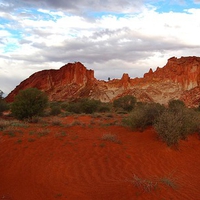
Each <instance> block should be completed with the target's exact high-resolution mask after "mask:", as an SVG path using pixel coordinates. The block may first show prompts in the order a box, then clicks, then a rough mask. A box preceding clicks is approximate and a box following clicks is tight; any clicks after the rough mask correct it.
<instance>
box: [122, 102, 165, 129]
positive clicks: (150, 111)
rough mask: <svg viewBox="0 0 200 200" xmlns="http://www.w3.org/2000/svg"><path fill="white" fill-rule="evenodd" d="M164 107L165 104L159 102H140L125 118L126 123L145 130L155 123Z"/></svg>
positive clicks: (132, 127) (133, 127)
mask: <svg viewBox="0 0 200 200" xmlns="http://www.w3.org/2000/svg"><path fill="white" fill-rule="evenodd" d="M164 109H165V108H164V106H162V105H160V104H158V103H140V104H139V105H137V106H136V107H135V109H134V110H133V111H132V112H131V113H130V115H129V117H128V118H127V119H125V120H124V123H125V124H126V125H128V126H129V127H131V129H133V130H136V129H138V130H141V131H143V130H144V129H145V128H146V127H148V126H151V125H152V124H153V123H154V121H155V120H156V119H157V117H159V116H160V114H161V113H162V112H163V111H164Z"/></svg>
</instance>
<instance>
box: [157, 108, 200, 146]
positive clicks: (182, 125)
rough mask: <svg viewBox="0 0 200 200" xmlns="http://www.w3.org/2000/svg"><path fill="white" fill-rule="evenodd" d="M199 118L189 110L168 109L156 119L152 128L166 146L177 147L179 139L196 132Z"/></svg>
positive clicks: (199, 121) (197, 114) (196, 113)
mask: <svg viewBox="0 0 200 200" xmlns="http://www.w3.org/2000/svg"><path fill="white" fill-rule="evenodd" d="M199 123H200V116H199V113H198V112H195V111H194V110H192V109H189V108H186V107H185V108H184V109H183V108H182V107H180V108H179V109H175V110H174V109H172V110H171V108H170V109H168V110H166V111H165V112H163V114H162V115H161V116H160V117H159V118H157V120H156V122H155V123H154V128H155V130H156V132H157V133H158V135H159V137H160V138H161V140H163V141H164V142H165V143H166V144H167V145H168V146H172V145H177V144H178V142H179V140H180V139H185V138H186V137H187V136H188V134H191V133H193V132H195V131H197V130H198V127H199Z"/></svg>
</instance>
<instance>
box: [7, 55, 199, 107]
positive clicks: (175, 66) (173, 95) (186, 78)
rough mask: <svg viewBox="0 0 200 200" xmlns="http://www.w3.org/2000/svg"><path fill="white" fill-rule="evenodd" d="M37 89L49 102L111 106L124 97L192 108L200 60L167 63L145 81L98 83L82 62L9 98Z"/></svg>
mask: <svg viewBox="0 0 200 200" xmlns="http://www.w3.org/2000/svg"><path fill="white" fill-rule="evenodd" d="M30 87H35V88H38V89H40V90H42V91H44V92H45V93H46V94H47V95H48V97H49V100H50V101H71V100H74V99H79V98H84V97H88V98H91V99H98V100H101V101H102V102H110V101H113V100H114V99H116V98H119V97H121V96H124V95H128V94H129V95H134V96H135V97H136V98H137V100H138V101H143V102H157V103H161V104H165V105H166V104H167V103H168V101H169V100H171V99H180V100H183V101H184V102H185V104H186V105H187V106H189V107H194V106H195V107H196V106H198V105H199V104H200V57H195V56H190V57H181V58H176V57H172V58H170V59H168V62H167V64H166V65H165V66H164V67H162V68H159V67H158V68H157V69H156V70H155V71H154V72H153V70H152V69H150V70H149V72H148V73H145V74H144V76H143V78H133V79H132V78H130V77H129V75H128V74H123V76H122V78H121V79H113V80H109V81H104V80H97V79H96V78H95V77H94V71H93V70H88V69H86V67H85V66H84V65H83V64H81V63H80V62H75V63H69V64H66V65H64V66H63V67H61V68H60V69H58V70H55V69H50V70H43V71H39V72H36V73H34V74H33V75H31V76H30V77H29V78H27V79H26V80H24V81H22V82H21V83H20V84H19V85H18V86H17V87H16V88H15V89H14V90H13V91H12V92H11V93H10V94H9V95H8V96H7V97H6V101H7V102H12V101H13V100H14V97H15V96H16V95H17V94H18V92H19V91H20V90H24V89H26V88H30Z"/></svg>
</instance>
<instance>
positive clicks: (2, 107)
mask: <svg viewBox="0 0 200 200" xmlns="http://www.w3.org/2000/svg"><path fill="white" fill-rule="evenodd" d="M8 109H9V106H8V104H7V103H6V102H5V100H4V98H3V92H2V91H1V90H0V116H1V115H2V113H3V112H4V111H6V110H8Z"/></svg>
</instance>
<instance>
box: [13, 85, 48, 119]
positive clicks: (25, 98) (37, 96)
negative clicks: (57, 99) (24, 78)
mask: <svg viewBox="0 0 200 200" xmlns="http://www.w3.org/2000/svg"><path fill="white" fill-rule="evenodd" d="M47 105H48V98H47V95H46V94H45V93H44V92H42V91H40V90H38V89H37V88H28V89H25V90H21V91H20V92H19V93H18V95H17V96H16V97H15V99H14V102H13V104H12V107H11V112H12V114H13V115H14V116H15V117H16V118H17V119H26V118H32V117H33V116H38V115H40V114H41V113H42V112H43V111H44V109H45V108H46V107H47Z"/></svg>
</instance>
